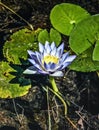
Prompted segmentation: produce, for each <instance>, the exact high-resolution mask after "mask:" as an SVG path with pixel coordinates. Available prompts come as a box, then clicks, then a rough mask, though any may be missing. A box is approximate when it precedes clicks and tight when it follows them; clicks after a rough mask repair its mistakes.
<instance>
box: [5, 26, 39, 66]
mask: <svg viewBox="0 0 99 130" xmlns="http://www.w3.org/2000/svg"><path fill="white" fill-rule="evenodd" d="M40 31H41V29H38V30H36V31H31V30H29V29H27V28H25V29H22V30H19V31H17V32H15V33H14V34H13V35H11V37H10V40H9V41H6V42H5V44H4V47H3V54H4V57H6V59H7V60H8V61H9V62H12V63H14V64H21V63H20V60H19V59H20V58H22V59H24V60H26V59H27V50H29V49H30V50H33V51H35V50H37V49H38V43H37V36H38V34H39V32H40Z"/></svg>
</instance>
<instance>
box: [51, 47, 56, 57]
mask: <svg viewBox="0 0 99 130" xmlns="http://www.w3.org/2000/svg"><path fill="white" fill-rule="evenodd" d="M55 54H56V47H55V48H54V49H53V50H52V51H51V55H53V56H55Z"/></svg>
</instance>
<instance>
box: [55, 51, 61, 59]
mask: <svg viewBox="0 0 99 130" xmlns="http://www.w3.org/2000/svg"><path fill="white" fill-rule="evenodd" d="M55 56H56V57H58V58H60V57H61V50H57V51H56V54H55Z"/></svg>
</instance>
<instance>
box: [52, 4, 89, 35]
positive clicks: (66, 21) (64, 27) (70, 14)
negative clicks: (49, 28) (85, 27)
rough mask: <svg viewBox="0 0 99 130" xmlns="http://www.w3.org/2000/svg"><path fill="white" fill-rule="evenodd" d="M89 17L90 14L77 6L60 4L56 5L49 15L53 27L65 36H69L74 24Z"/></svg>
mask: <svg viewBox="0 0 99 130" xmlns="http://www.w3.org/2000/svg"><path fill="white" fill-rule="evenodd" d="M88 16H90V14H89V13H88V12H87V11H86V10H85V9H83V8H81V7H80V6H78V5H75V4H70V3H62V4H58V5H56V6H55V7H54V8H53V9H52V10H51V13H50V20H51V23H52V25H53V27H54V28H55V29H56V30H58V31H59V32H61V33H62V34H65V35H70V33H71V31H72V29H73V28H74V26H75V24H77V23H79V22H80V21H81V20H83V19H85V18H86V17H88Z"/></svg>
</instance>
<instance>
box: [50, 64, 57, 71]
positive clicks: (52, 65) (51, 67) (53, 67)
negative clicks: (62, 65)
mask: <svg viewBox="0 0 99 130" xmlns="http://www.w3.org/2000/svg"><path fill="white" fill-rule="evenodd" d="M55 67H56V64H54V63H51V65H50V69H51V71H53V70H54V69H55Z"/></svg>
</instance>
